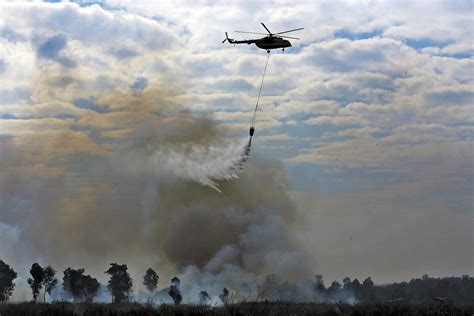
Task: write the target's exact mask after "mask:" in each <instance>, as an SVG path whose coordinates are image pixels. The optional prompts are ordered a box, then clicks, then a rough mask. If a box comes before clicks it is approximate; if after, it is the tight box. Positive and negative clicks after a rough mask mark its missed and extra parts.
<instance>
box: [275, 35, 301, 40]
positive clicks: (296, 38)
mask: <svg viewBox="0 0 474 316" xmlns="http://www.w3.org/2000/svg"><path fill="white" fill-rule="evenodd" d="M275 37H284V38H292V39H295V40H299V38H298V37H292V36H283V35H278V36H275Z"/></svg>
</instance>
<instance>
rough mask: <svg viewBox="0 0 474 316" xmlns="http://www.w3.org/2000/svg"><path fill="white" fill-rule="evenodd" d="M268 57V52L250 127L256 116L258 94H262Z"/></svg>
mask: <svg viewBox="0 0 474 316" xmlns="http://www.w3.org/2000/svg"><path fill="white" fill-rule="evenodd" d="M269 58H270V52H268V53H267V61H266V63H265V68H264V70H263V76H262V81H261V82H260V89H259V90H258V97H257V104H256V105H255V110H254V111H253V116H252V126H251V127H252V128H253V125H254V124H255V117H256V116H257V110H258V102H259V101H260V95H261V94H262V87H263V80H264V79H265V74H266V72H267V65H268V59H269Z"/></svg>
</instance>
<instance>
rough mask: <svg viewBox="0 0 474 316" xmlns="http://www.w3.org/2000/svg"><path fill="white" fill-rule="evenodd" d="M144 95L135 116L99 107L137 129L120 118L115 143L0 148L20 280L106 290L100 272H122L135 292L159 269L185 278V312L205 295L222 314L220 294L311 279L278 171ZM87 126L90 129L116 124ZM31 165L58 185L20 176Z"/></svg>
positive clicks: (218, 130)
mask: <svg viewBox="0 0 474 316" xmlns="http://www.w3.org/2000/svg"><path fill="white" fill-rule="evenodd" d="M147 91H148V90H145V91H144V92H143V95H141V96H132V97H128V99H130V104H126V100H128V99H127V98H125V97H123V96H120V95H118V96H107V97H104V98H102V99H104V100H106V101H107V102H109V103H111V104H120V105H121V106H122V107H123V108H124V110H127V111H128V112H127V113H130V114H127V115H128V116H137V117H140V118H141V119H140V121H139V123H138V124H137V123H136V122H135V121H133V120H125V121H123V120H122V119H120V118H117V119H116V121H114V124H116V125H118V126H120V128H122V129H123V130H127V131H129V132H128V133H125V134H124V135H123V136H120V137H115V138H113V139H112V140H110V139H107V138H94V137H95V136H94V135H96V134H94V133H92V132H91V133H90V134H89V135H90V136H87V137H88V138H87V139H86V140H87V142H86V140H85V139H84V137H83V136H81V138H80V140H81V142H82V143H78V142H77V140H75V139H74V138H71V135H72V136H75V134H71V133H73V132H71V131H70V130H58V131H56V132H54V133H55V134H54V135H53V137H49V138H47V139H44V140H43V139H41V138H37V137H35V136H34V135H31V136H29V135H25V136H22V138H21V139H20V138H18V139H16V138H15V139H13V140H6V141H3V144H2V149H5V151H3V152H2V155H3V156H2V157H3V158H2V159H3V161H2V165H6V166H8V167H9V170H13V171H11V172H10V173H8V172H3V173H1V174H0V195H1V196H0V198H1V199H0V201H1V203H2V204H1V205H0V206H1V208H2V212H1V213H0V214H1V217H0V236H6V239H4V238H2V241H1V242H4V240H10V241H14V240H21V241H22V243H21V245H18V247H15V249H14V250H15V251H12V250H8V249H11V247H10V246H9V245H6V246H5V247H3V246H2V248H1V249H0V257H2V258H5V260H8V261H9V262H10V263H11V264H12V265H13V266H14V267H15V268H16V270H17V271H18V272H19V274H20V275H23V276H25V275H26V274H27V271H28V268H29V266H30V265H31V263H32V262H34V261H39V262H40V264H42V265H52V266H53V267H55V268H56V269H57V270H58V271H60V272H61V271H63V270H64V269H65V268H66V267H69V266H71V267H75V268H85V269H86V272H87V273H88V274H91V275H92V276H94V277H97V278H98V279H99V280H100V281H102V282H104V281H105V276H104V275H103V271H104V267H107V266H108V264H109V263H111V262H118V263H125V264H128V265H129V269H130V271H131V273H132V276H133V277H134V279H135V284H136V286H137V288H136V289H135V290H136V291H137V292H138V288H139V285H138V284H140V283H141V282H140V280H141V279H142V277H143V274H144V272H145V271H146V268H148V267H150V266H152V267H156V270H157V271H158V274H159V275H160V279H161V280H166V279H171V277H172V276H174V275H178V276H179V277H180V279H181V282H182V283H181V288H182V294H183V301H184V302H189V301H191V302H196V301H197V300H198V298H199V293H200V292H201V291H203V290H205V291H206V292H207V293H208V294H209V296H210V302H219V301H220V300H219V298H218V295H219V294H221V293H222V289H223V288H224V287H226V288H228V289H229V290H230V292H231V293H233V294H235V295H240V297H248V295H257V292H258V284H259V282H260V281H262V280H263V278H264V277H265V276H267V275H269V274H271V273H275V274H277V275H279V276H280V277H281V278H282V279H283V280H286V281H297V280H302V279H310V278H311V275H312V273H313V270H314V262H313V258H312V257H311V256H310V255H309V254H308V253H306V252H305V251H303V250H302V249H303V248H302V246H301V244H300V242H299V241H298V240H297V237H296V236H297V231H298V227H297V226H296V218H295V216H296V212H295V207H294V205H293V203H292V201H291V200H290V198H289V197H288V194H287V188H286V182H285V175H284V172H283V171H282V167H281V165H280V163H279V162H277V161H274V160H270V159H267V158H264V157H261V156H258V155H253V156H252V157H251V159H247V158H248V157H247V154H248V148H246V145H247V140H243V139H241V140H233V139H230V138H229V137H228V136H227V133H226V131H225V129H223V128H222V127H220V126H218V125H217V123H216V122H214V121H213V119H212V117H211V116H205V115H195V114H192V113H189V112H186V111H181V110H173V111H171V110H169V102H168V101H169V100H168V101H167V100H163V98H160V97H155V96H153V95H152V94H153V93H154V92H153V91H155V90H153V87H150V88H149V91H151V92H147ZM124 100H125V101H124ZM161 104H164V105H163V106H161ZM160 109H161V110H162V111H160ZM133 111H138V112H139V113H134V112H133ZM158 112H159V113H160V114H156V113H158ZM90 115H91V117H86V118H81V121H80V122H79V123H81V124H83V125H82V126H83V127H82V128H84V126H86V127H87V124H92V123H91V122H94V124H95V125H97V126H101V122H102V120H104V121H110V120H111V119H112V120H115V119H114V116H113V117H112V118H111V115H109V114H107V113H105V114H98V113H93V114H90ZM84 122H85V123H84ZM246 132H247V131H242V133H243V134H244V133H246ZM74 133H75V132H74ZM120 135H121V134H120ZM83 143H86V145H87V146H85V145H84V144H83ZM35 146H36V147H35ZM81 146H85V147H84V148H86V149H88V151H86V152H83V151H82V150H81V148H82V147H81ZM37 148H40V149H37ZM41 150H43V151H44V154H43V152H42V151H41ZM46 150H47V151H46ZM37 151H39V152H40V154H38V153H37ZM32 155H35V156H34V158H35V164H36V166H38V165H40V166H44V167H43V168H46V167H47V168H49V169H46V170H47V171H51V170H53V171H56V170H57V174H55V176H39V177H38V176H36V177H30V176H28V175H26V174H25V175H22V174H20V173H19V171H15V170H23V169H21V168H23V167H22V164H25V163H26V162H27V160H26V159H27V158H30V157H32ZM20 162H21V163H20ZM15 168H18V169H15ZM51 168H56V169H51ZM216 190H217V191H220V192H222V193H218V192H217V191H216ZM60 277H62V274H61V273H60ZM20 281H21V280H20ZM17 283H21V282H17ZM161 286H165V285H161ZM20 288H21V286H20ZM17 297H21V296H18V295H17Z"/></svg>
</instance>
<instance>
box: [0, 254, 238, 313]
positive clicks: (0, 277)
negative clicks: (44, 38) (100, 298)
mask: <svg viewBox="0 0 474 316" xmlns="http://www.w3.org/2000/svg"><path fill="white" fill-rule="evenodd" d="M127 270H128V267H127V265H126V264H117V263H111V264H110V267H109V269H108V270H107V271H105V272H104V273H105V274H107V275H108V276H109V280H108V282H107V290H108V291H109V293H110V294H111V296H112V303H121V302H128V301H130V300H131V299H132V295H133V280H132V278H131V277H130V274H129V273H128V271H127ZM84 271H85V270H84V269H73V268H67V269H65V270H64V272H63V277H62V290H63V295H64V296H66V298H70V299H72V301H73V302H93V300H94V298H95V297H96V296H97V294H98V291H99V289H100V287H101V284H100V283H99V281H98V280H97V279H96V278H93V277H92V276H90V275H87V274H85V273H84ZM30 275H31V277H30V278H28V284H29V285H30V288H31V293H32V298H33V301H34V302H37V301H38V300H39V297H40V294H42V297H43V302H44V303H45V302H46V295H47V294H48V295H51V292H52V291H53V290H54V289H55V288H56V287H57V286H58V284H59V280H58V278H57V277H56V271H55V270H54V269H53V268H52V267H51V266H47V267H41V266H40V265H39V264H38V263H34V264H33V265H32V266H31V269H30ZM16 277H17V273H16V272H15V271H14V270H13V268H11V267H10V266H9V265H8V264H6V263H5V262H3V261H2V260H0V302H6V301H8V299H9V298H10V296H11V295H12V293H13V290H14V289H15V283H14V280H15V279H16ZM158 280H159V276H158V274H157V273H156V272H155V271H154V270H153V269H152V268H149V269H148V270H147V271H146V272H145V275H144V276H143V285H144V286H145V288H146V289H147V290H148V292H149V300H148V302H149V303H151V302H152V301H153V297H154V295H155V294H156V290H157V288H158ZM180 285H181V281H180V279H179V278H178V277H174V278H172V279H171V284H170V286H169V287H168V288H167V290H168V292H167V293H168V295H169V296H170V297H171V299H173V302H174V303H175V305H179V304H180V303H181V301H182V299H183V297H182V295H181V290H180ZM228 296H229V291H228V290H227V289H226V288H224V289H223V292H222V294H221V295H219V298H220V299H221V301H222V302H223V303H224V304H226V303H227V300H228ZM63 298H64V297H63ZM209 301H210V296H209V294H208V293H207V292H206V291H201V292H200V293H199V302H200V304H203V305H206V304H208V303H209Z"/></svg>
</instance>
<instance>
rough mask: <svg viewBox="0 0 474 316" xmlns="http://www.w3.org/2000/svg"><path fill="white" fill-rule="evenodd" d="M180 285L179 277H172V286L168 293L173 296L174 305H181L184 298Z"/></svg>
mask: <svg viewBox="0 0 474 316" xmlns="http://www.w3.org/2000/svg"><path fill="white" fill-rule="evenodd" d="M180 285H181V281H180V280H179V278H177V277H174V278H172V279H171V286H170V288H169V290H168V295H169V296H171V298H173V301H174V305H179V304H180V303H181V300H182V299H183V297H182V296H181V291H180V289H179V287H180Z"/></svg>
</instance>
